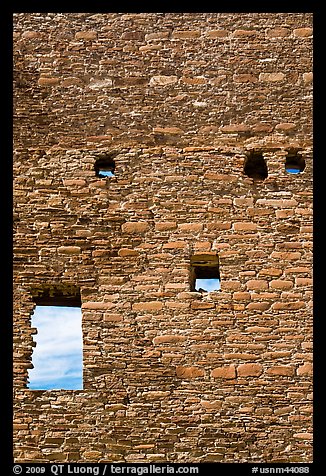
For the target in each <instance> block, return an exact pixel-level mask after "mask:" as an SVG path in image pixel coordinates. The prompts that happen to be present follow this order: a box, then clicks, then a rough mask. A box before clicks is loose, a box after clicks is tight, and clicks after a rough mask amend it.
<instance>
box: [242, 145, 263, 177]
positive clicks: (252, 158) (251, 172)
mask: <svg viewBox="0 0 326 476" xmlns="http://www.w3.org/2000/svg"><path fill="white" fill-rule="evenodd" d="M243 173H244V174H245V175H247V177H250V178H252V179H254V180H265V179H266V178H267V177H268V169H267V164H266V161H265V159H264V156H263V154H262V153H260V152H256V151H252V152H250V153H249V154H248V155H247V157H246V159H245V161H244V164H243Z"/></svg>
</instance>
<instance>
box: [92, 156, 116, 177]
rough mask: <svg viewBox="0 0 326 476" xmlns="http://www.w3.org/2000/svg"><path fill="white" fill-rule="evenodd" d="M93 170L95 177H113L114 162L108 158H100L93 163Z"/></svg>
mask: <svg viewBox="0 0 326 476" xmlns="http://www.w3.org/2000/svg"><path fill="white" fill-rule="evenodd" d="M94 169H95V175H96V176H97V177H100V178H103V177H114V170H115V162H114V160H113V159H112V158H111V157H109V156H107V157H101V158H99V159H97V161H96V162H95V165H94Z"/></svg>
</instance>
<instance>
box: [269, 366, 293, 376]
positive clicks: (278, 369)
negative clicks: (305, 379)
mask: <svg viewBox="0 0 326 476" xmlns="http://www.w3.org/2000/svg"><path fill="white" fill-rule="evenodd" d="M266 373H267V374H268V375H280V376H285V377H287V376H288V377H292V375H294V368H293V367H290V366H289V365H276V366H275V367H270V368H269V369H267V371H266Z"/></svg>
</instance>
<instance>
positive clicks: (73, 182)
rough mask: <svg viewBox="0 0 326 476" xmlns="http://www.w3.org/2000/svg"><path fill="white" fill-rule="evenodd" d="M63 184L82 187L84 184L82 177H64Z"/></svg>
mask: <svg viewBox="0 0 326 476" xmlns="http://www.w3.org/2000/svg"><path fill="white" fill-rule="evenodd" d="M63 184H64V185H65V186H67V187H82V186H84V185H85V184H86V180H83V179H64V180H63Z"/></svg>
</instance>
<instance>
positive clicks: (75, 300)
mask: <svg viewBox="0 0 326 476" xmlns="http://www.w3.org/2000/svg"><path fill="white" fill-rule="evenodd" d="M32 295H33V301H34V302H35V304H36V305H37V306H65V307H81V297H80V290H79V287H77V286H75V285H68V284H66V285H59V284H58V285H52V286H51V285H48V286H43V287H41V288H34V289H32Z"/></svg>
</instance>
